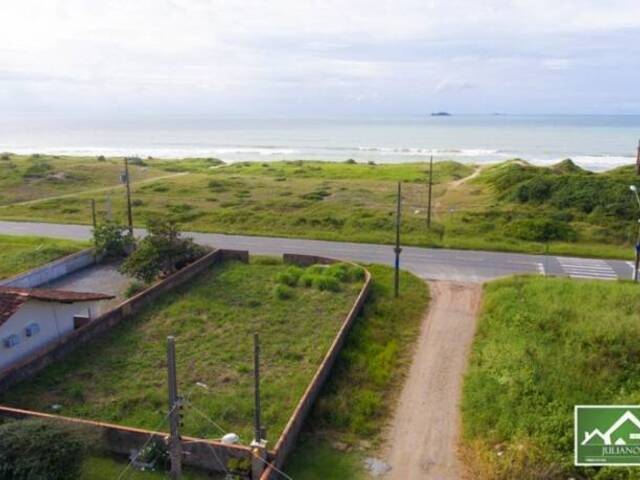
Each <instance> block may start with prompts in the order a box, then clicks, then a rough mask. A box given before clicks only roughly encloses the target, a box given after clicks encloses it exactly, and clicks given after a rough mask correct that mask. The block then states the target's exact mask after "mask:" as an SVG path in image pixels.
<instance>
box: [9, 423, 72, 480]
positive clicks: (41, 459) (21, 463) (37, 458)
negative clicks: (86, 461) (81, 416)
mask: <svg viewBox="0 0 640 480" xmlns="http://www.w3.org/2000/svg"><path fill="white" fill-rule="evenodd" d="M83 453H84V447H83V444H82V441H81V440H80V438H79V435H78V433H77V432H73V431H72V430H71V429H70V428H68V427H65V426H63V425H61V424H58V423H48V422H44V421H42V420H20V421H14V422H9V423H6V424H4V425H0V480H39V479H42V480H45V479H46V480H72V479H76V478H80V467H81V464H82V460H83Z"/></svg>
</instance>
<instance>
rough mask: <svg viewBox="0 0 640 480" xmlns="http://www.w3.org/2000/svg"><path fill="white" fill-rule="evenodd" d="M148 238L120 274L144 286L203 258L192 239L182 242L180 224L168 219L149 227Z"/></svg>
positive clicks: (159, 220) (125, 264) (200, 250)
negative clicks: (139, 281)
mask: <svg viewBox="0 0 640 480" xmlns="http://www.w3.org/2000/svg"><path fill="white" fill-rule="evenodd" d="M147 232H148V234H147V236H146V237H145V238H144V239H142V241H141V242H140V243H139V245H138V247H137V248H136V249H135V251H134V252H133V253H132V254H131V255H129V257H128V258H127V259H126V260H125V262H124V263H123V264H122V265H121V267H120V271H121V272H122V273H125V274H127V275H130V276H133V277H136V278H138V279H140V280H142V281H143V282H152V281H153V280H155V279H156V278H157V277H159V276H167V275H171V274H172V273H174V272H175V271H177V270H179V269H180V268H182V267H184V266H185V265H187V264H189V263H191V262H193V261H195V260H196V259H198V258H199V257H201V256H202V255H203V254H204V252H205V250H204V248H203V247H201V246H200V245H198V244H196V243H195V242H194V241H193V239H191V238H183V237H181V235H180V232H179V231H178V224H177V223H176V222H175V221H173V220H169V219H166V218H159V217H158V218H153V219H150V220H149V222H148V223H147Z"/></svg>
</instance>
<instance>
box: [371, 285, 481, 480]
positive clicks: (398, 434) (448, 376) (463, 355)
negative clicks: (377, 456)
mask: <svg viewBox="0 0 640 480" xmlns="http://www.w3.org/2000/svg"><path fill="white" fill-rule="evenodd" d="M429 284H430V288H431V294H432V300H431V305H430V307H429V314H428V315H427V317H426V319H425V321H424V322H423V324H422V329H421V332H420V338H419V340H418V345H417V348H416V352H415V354H414V358H413V363H412V365H411V369H410V371H409V376H408V378H407V380H406V383H405V385H404V387H403V391H402V394H401V396H400V401H399V403H398V407H397V410H396V412H395V415H394V419H393V423H392V426H391V429H390V431H389V433H388V435H387V442H386V445H387V446H386V447H385V449H384V459H385V462H386V463H388V464H389V465H390V466H391V470H390V471H389V473H387V474H386V475H385V477H384V478H385V479H389V480H417V479H438V480H448V479H451V480H458V479H459V478H460V477H461V474H462V472H461V467H460V465H459V462H458V455H457V442H458V436H459V432H460V415H459V402H460V397H461V388H462V379H463V375H464V372H465V369H466V366H467V358H468V354H469V349H470V346H471V342H472V340H473V335H474V332H475V324H476V321H475V320H476V314H477V312H478V307H479V305H480V298H481V291H482V287H481V285H479V284H469V283H464V284H463V283H452V282H430V283H429Z"/></svg>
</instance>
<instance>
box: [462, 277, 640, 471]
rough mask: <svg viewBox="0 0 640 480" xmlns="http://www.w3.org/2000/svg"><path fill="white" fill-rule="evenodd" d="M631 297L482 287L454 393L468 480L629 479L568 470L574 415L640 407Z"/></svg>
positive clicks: (609, 286) (592, 284) (598, 284)
mask: <svg viewBox="0 0 640 480" xmlns="http://www.w3.org/2000/svg"><path fill="white" fill-rule="evenodd" d="M638 311H640V291H639V290H638V288H637V285H635V284H633V283H630V282H602V281H576V280H571V279H566V278H551V277H533V276H520V277H514V278H510V279H505V280H498V281H494V282H491V283H489V284H487V285H486V286H485V296H484V305H483V308H482V312H481V316H480V319H479V325H478V330H477V333H476V338H475V341H474V345H473V348H472V354H471V360H470V367H469V369H468V372H467V375H466V378H465V382H464V389H463V401H462V413H463V437H464V447H463V450H462V452H463V456H464V458H465V460H466V463H467V466H468V468H469V470H470V476H471V477H472V478H477V479H480V480H482V479H493V480H501V479H504V480H507V479H513V478H539V479H541V478H545V479H566V478H575V479H584V478H594V479H598V480H604V479H632V478H638V477H637V470H634V469H626V468H595V467H593V468H584V467H579V468H577V467H574V466H573V446H574V436H573V431H574V430H573V421H574V420H573V409H574V406H575V405H609V404H617V405H636V404H638V402H640V363H639V362H638V358H640V340H639V339H640V324H639V323H638Z"/></svg>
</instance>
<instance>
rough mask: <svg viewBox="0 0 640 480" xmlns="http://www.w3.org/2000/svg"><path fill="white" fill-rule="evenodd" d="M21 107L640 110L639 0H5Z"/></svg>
mask: <svg viewBox="0 0 640 480" xmlns="http://www.w3.org/2000/svg"><path fill="white" fill-rule="evenodd" d="M0 12H1V13H0V15H1V18H2V27H1V28H0V110H2V111H3V112H4V113H5V114H7V113H8V114H12V115H79V116H109V115H122V114H130V115H134V114H153V115H156V114H173V115H194V116H199V115H209V116H225V115H239V116H243V115H246V116H294V117H295V116H308V117H313V116H351V115H355V116H357V115H380V116H385V115H390V116H393V115H424V114H425V113H429V112H432V111H439V110H446V111H451V112H454V113H493V112H501V113H526V114H539V113H557V114H573V113H588V114H590V113H612V114H638V113H640V1H638V0H472V1H470V0H443V1H440V0H395V1H383V0H374V1H372V0H341V1H335V0H325V1H319V0H316V1H306V0H264V1H258V0H216V1H214V0H135V1H131V0H100V1H98V0H85V1H82V0H3V2H2V8H1V10H0Z"/></svg>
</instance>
